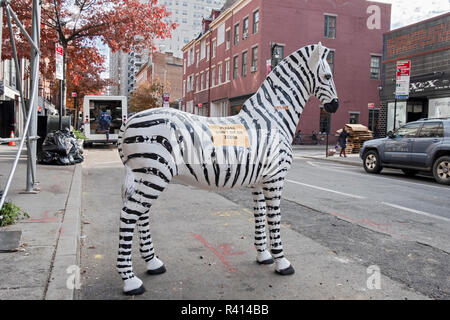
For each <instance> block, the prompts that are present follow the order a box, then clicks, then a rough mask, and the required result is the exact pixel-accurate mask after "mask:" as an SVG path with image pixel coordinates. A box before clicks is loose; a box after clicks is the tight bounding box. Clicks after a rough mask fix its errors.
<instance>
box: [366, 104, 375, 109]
mask: <svg viewBox="0 0 450 320" xmlns="http://www.w3.org/2000/svg"><path fill="white" fill-rule="evenodd" d="M367 106H368V107H369V109H372V108H375V103H369V104H367Z"/></svg>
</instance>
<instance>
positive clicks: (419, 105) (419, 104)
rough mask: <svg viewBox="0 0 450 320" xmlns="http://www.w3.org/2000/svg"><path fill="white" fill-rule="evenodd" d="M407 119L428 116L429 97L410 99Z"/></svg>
mask: <svg viewBox="0 0 450 320" xmlns="http://www.w3.org/2000/svg"><path fill="white" fill-rule="evenodd" d="M406 113H407V117H406V121H407V122H412V121H417V120H419V119H422V118H427V117H428V100H427V99H409V100H408V103H407V106H406Z"/></svg>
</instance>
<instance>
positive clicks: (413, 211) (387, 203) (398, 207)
mask: <svg viewBox="0 0 450 320" xmlns="http://www.w3.org/2000/svg"><path fill="white" fill-rule="evenodd" d="M382 204H385V205H387V206H389V207H393V208H396V209H400V210H404V211H409V212H412V213H416V214H420V215H422V216H425V217H429V218H435V219H439V220H443V221H447V222H450V219H449V218H446V217H441V216H437V215H434V214H432V213H428V212H424V211H419V210H415V209H410V208H406V207H403V206H399V205H396V204H392V203H389V202H382Z"/></svg>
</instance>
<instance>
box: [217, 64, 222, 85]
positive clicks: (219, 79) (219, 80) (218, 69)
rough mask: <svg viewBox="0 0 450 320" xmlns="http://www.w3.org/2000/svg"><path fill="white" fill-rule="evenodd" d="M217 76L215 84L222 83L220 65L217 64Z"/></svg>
mask: <svg viewBox="0 0 450 320" xmlns="http://www.w3.org/2000/svg"><path fill="white" fill-rule="evenodd" d="M217 76H218V77H219V78H218V79H217V84H221V83H222V64H219V66H218V68H217Z"/></svg>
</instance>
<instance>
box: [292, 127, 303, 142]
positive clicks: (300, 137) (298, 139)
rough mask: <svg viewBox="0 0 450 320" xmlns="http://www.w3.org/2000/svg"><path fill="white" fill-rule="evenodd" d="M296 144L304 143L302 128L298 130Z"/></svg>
mask: <svg viewBox="0 0 450 320" xmlns="http://www.w3.org/2000/svg"><path fill="white" fill-rule="evenodd" d="M294 141H295V143H294V144H303V142H302V130H298V132H297V133H296V135H295V139H294Z"/></svg>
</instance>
